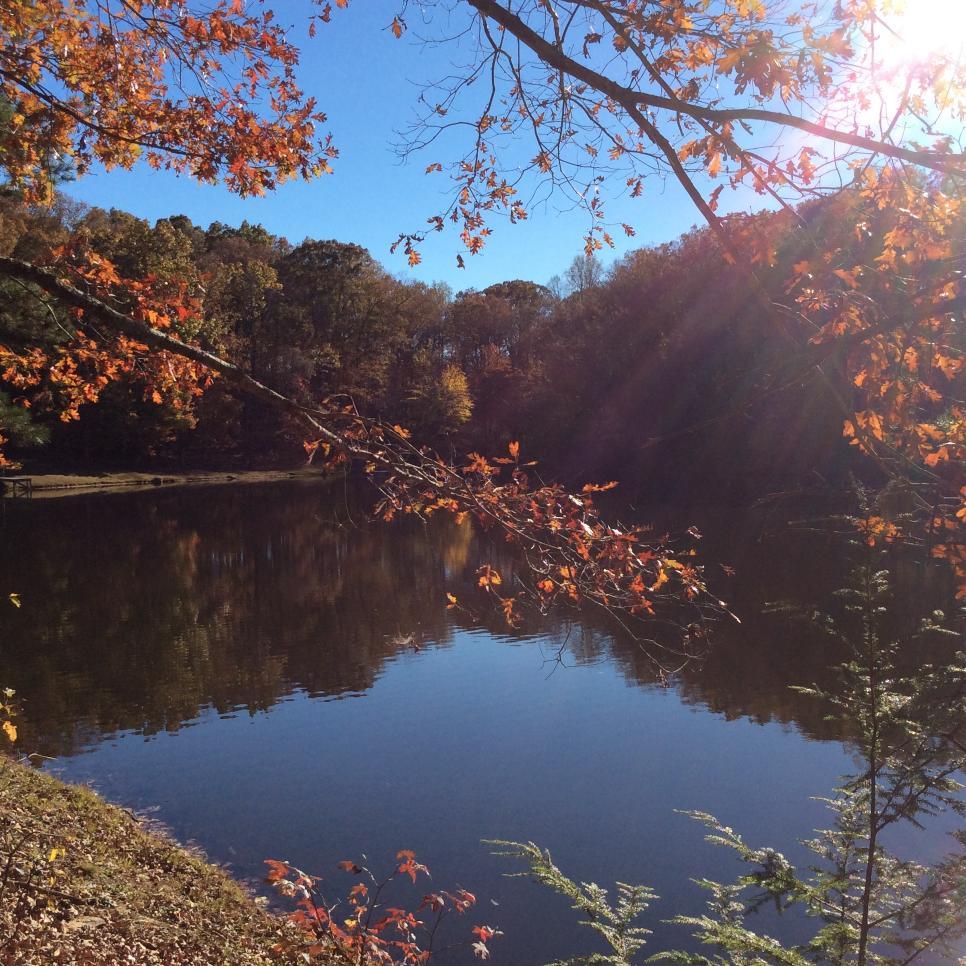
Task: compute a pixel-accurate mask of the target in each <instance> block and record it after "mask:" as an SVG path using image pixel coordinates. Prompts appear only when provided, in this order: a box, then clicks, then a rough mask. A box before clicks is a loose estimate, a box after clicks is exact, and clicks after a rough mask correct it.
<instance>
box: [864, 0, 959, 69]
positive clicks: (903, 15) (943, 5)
mask: <svg viewBox="0 0 966 966" xmlns="http://www.w3.org/2000/svg"><path fill="white" fill-rule="evenodd" d="M889 6H890V5H889V4H885V5H884V7H885V8H886V9H885V10H884V11H883V14H882V21H883V23H884V24H885V26H884V27H883V28H882V29H881V30H880V32H879V36H878V40H877V48H878V49H877V52H876V53H877V59H880V62H881V63H882V64H883V66H885V67H900V66H912V65H915V64H919V63H924V62H926V61H928V60H929V59H930V58H933V57H936V56H942V57H946V58H951V59H957V58H959V57H962V56H963V55H964V54H966V0H907V2H906V3H904V4H894V5H892V6H894V8H895V10H894V12H891V13H890V12H889V9H888V8H889Z"/></svg>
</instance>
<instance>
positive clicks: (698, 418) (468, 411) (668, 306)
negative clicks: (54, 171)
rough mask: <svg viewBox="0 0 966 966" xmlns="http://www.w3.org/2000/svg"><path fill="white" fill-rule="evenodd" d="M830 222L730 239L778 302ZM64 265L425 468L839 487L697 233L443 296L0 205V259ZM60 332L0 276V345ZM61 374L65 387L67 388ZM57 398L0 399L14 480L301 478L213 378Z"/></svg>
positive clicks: (341, 251)
mask: <svg viewBox="0 0 966 966" xmlns="http://www.w3.org/2000/svg"><path fill="white" fill-rule="evenodd" d="M848 215H849V202H848V199H847V198H845V199H840V200H839V201H838V202H837V204H835V205H833V204H830V203H828V202H825V203H821V204H818V203H816V204H813V205H811V206H807V207H805V208H803V209H800V210H799V211H798V212H796V213H795V217H794V220H793V219H792V218H790V217H789V215H788V214H787V213H771V212H766V213H760V214H757V215H748V216H736V217H734V218H733V219H731V221H732V223H733V228H734V230H741V231H745V232H749V233H750V232H754V233H757V234H759V235H765V234H767V235H768V236H770V237H773V238H774V239H775V252H776V255H775V258H774V262H773V264H772V266H770V267H769V270H768V276H767V277H768V279H769V284H771V285H773V286H774V288H775V289H776V294H778V289H779V287H780V285H781V284H782V282H783V280H784V279H785V278H786V277H787V275H788V273H789V270H790V266H791V265H792V264H793V263H795V262H797V261H798V260H799V259H800V257H801V253H802V249H803V247H804V246H805V245H806V243H807V240H803V237H802V236H803V235H805V234H806V229H807V233H812V232H816V231H822V232H825V233H826V234H827V233H829V232H832V231H836V230H837V231H840V232H844V231H846V230H847V229H848V225H847V221H848ZM803 225H805V226H806V227H805V228H803ZM66 253H69V254H70V257H73V258H78V257H80V256H81V255H83V256H84V257H88V256H89V255H90V254H93V253H96V256H97V257H99V258H103V259H106V260H107V261H109V262H110V264H111V265H112V266H113V267H114V269H115V270H116V272H117V273H118V275H119V276H121V277H122V278H128V279H149V280H150V281H151V284H152V285H153V286H154V287H155V288H156V289H157V290H160V291H161V292H164V291H165V290H169V291H170V292H171V293H172V294H175V293H176V294H177V297H178V298H184V297H187V298H189V299H191V300H193V303H194V304H195V305H196V306H197V312H196V314H195V315H194V316H193V317H192V319H191V321H190V325H191V329H192V331H191V333H190V334H189V335H190V338H192V339H193V340H195V341H196V342H197V343H198V344H199V345H201V346H202V347H204V348H205V349H208V350H209V351H211V352H214V353H215V354H217V355H219V356H221V357H223V358H226V359H228V360H229V361H231V362H233V363H235V364H236V365H238V366H239V367H240V368H242V369H243V370H244V371H245V372H247V373H248V374H250V375H251V376H253V377H254V378H255V379H257V380H259V381H260V382H263V383H265V384H267V385H269V386H271V387H272V388H274V389H276V390H277V391H279V392H281V393H283V394H284V395H286V396H289V397H290V398H293V399H295V400H298V401H299V402H301V403H304V404H305V405H307V406H312V405H315V404H317V403H318V402H319V400H321V399H329V400H333V401H339V402H342V403H345V402H348V401H351V404H352V405H354V406H357V407H358V408H359V409H360V411H363V412H365V413H368V414H373V415H384V416H386V417H387V418H390V417H391V419H392V420H394V421H395V420H398V421H400V422H402V423H404V424H405V425H406V426H407V427H409V428H411V429H412V430H413V431H414V432H415V433H416V434H417V435H418V438H420V439H423V440H428V441H430V442H432V443H433V444H434V445H436V446H437V448H441V449H442V450H443V451H446V450H449V449H452V450H454V451H459V452H468V451H471V450H477V451H480V452H496V451H498V450H500V449H502V448H504V447H505V445H506V442H507V441H509V440H523V441H524V444H525V446H526V449H527V451H528V452H529V453H531V454H538V455H539V456H540V457H541V460H542V462H543V463H544V464H545V465H546V466H547V468H548V470H547V471H548V472H552V473H553V474H554V475H557V476H559V477H562V478H564V479H569V480H577V479H578V478H582V479H583V480H586V479H587V478H599V479H603V478H612V477H613V478H618V479H620V480H621V481H622V483H623V485H624V486H625V491H626V490H627V489H628V488H630V489H631V491H632V492H646V493H648V494H649V495H654V494H660V495H665V496H668V497H677V496H680V495H681V494H682V493H683V494H684V495H687V496H690V495H701V496H704V495H706V494H708V495H718V496H725V497H747V496H751V495H761V494H762V493H765V492H769V491H773V490H781V489H788V488H802V487H806V488H813V487H817V486H821V485H824V484H827V483H830V482H836V481H841V479H842V477H843V473H844V472H845V471H846V470H847V469H849V468H851V462H852V461H851V460H850V459H849V453H848V451H847V447H846V446H845V445H844V444H842V445H834V444H833V445H830V442H832V441H833V440H835V439H836V438H840V437H841V426H842V421H841V417H840V412H839V411H838V410H837V408H836V406H835V405H834V404H833V402H832V401H831V400H830V398H829V396H828V393H827V392H826V391H825V390H824V388H823V387H822V386H821V385H820V384H819V383H818V382H817V380H815V379H814V378H812V375H813V374H811V373H808V372H806V373H804V374H803V375H802V376H801V377H800V378H799V379H797V380H796V379H791V380H789V381H787V384H784V385H782V386H780V388H779V391H771V392H769V390H768V387H769V386H770V385H771V384H773V383H774V381H775V377H776V372H777V371H778V369H779V367H780V359H781V348H782V347H781V343H780V340H779V338H778V335H777V333H776V331H775V322H774V319H773V318H772V317H770V316H766V314H765V313H764V312H763V311H762V310H761V308H760V306H759V304H758V302H756V300H755V299H753V298H752V297H751V296H750V295H749V293H748V291H747V286H746V285H745V284H744V282H743V280H742V278H741V276H740V274H736V273H735V272H734V271H733V268H732V266H730V265H729V263H728V261H727V259H726V258H725V257H724V255H723V253H722V251H721V248H720V246H719V244H718V242H717V240H716V239H715V237H714V236H713V234H712V232H711V231H710V230H709V229H707V228H703V229H695V230H693V231H691V232H689V233H688V234H686V235H684V236H683V237H681V238H679V239H677V240H676V241H673V242H668V243H666V244H663V245H658V246H652V247H647V248H642V249H639V250H637V251H633V252H631V253H629V254H628V255H626V256H624V257H623V258H621V259H619V260H618V261H616V262H615V263H614V264H613V265H612V266H610V267H609V268H606V269H605V267H604V266H603V264H602V262H601V261H600V260H599V259H598V258H597V257H596V256H594V255H593V254H589V255H587V254H581V255H578V256H577V257H576V258H575V259H574V260H573V262H572V264H571V265H570V266H569V267H568V268H567V269H566V271H564V272H563V273H562V275H560V276H557V277H555V278H554V279H551V280H550V281H549V283H548V284H546V285H541V284H537V283H535V282H532V281H524V280H520V279H515V280H510V281H506V282H501V283H498V284H495V285H491V286H489V287H488V288H485V289H483V290H481V291H477V290H473V289H467V290H464V291H460V292H453V291H452V290H451V289H450V288H449V287H448V286H446V285H444V284H439V283H437V284H428V283H425V282H421V281H409V280H402V279H399V278H396V277H393V276H392V275H390V274H389V273H388V272H387V271H386V270H385V269H384V268H383V267H382V266H380V264H379V263H378V262H377V261H376V260H375V259H374V258H373V257H372V255H371V254H370V253H369V252H367V251H366V250H365V249H363V248H361V247H359V246H358V245H354V244H349V243H343V242H338V241H334V240H325V241H316V240H311V239H306V240H305V241H302V242H301V243H299V244H292V243H291V242H289V241H287V240H286V239H284V238H281V237H279V236H276V235H273V234H271V233H270V232H268V231H267V230H266V229H265V228H263V227H262V226H260V225H252V224H249V223H248V222H243V223H242V224H241V225H240V226H238V227H232V226H228V225H224V224H222V223H220V222H215V223H213V224H211V225H209V226H208V227H207V228H201V227H199V226H197V225H195V224H193V223H192V222H191V220H190V219H189V218H187V217H186V216H184V215H175V216H172V217H169V218H164V219H160V220H158V221H157V222H155V223H154V224H153V225H151V224H149V223H148V222H147V221H145V220H144V219H141V218H137V217H135V216H134V215H131V214H128V213H126V212H123V211H119V210H110V211H105V210H102V209H97V208H86V207H85V206H83V205H80V204H78V203H76V202H73V201H71V200H70V199H69V198H67V197H64V196H59V197H58V199H57V200H56V202H55V204H54V205H53V206H52V207H49V208H47V207H43V208H41V207H34V206H29V205H26V204H24V203H23V202H22V201H18V200H15V199H11V198H7V199H4V200H3V201H2V203H0V254H4V255H9V256H12V257H14V258H19V259H23V260H26V261H30V262H33V263H40V264H50V263H56V262H57V261H58V260H61V259H64V258H65V257H67V254H66ZM69 311H70V310H69V309H68V308H62V307H59V306H57V305H56V304H53V303H49V302H47V301H41V300H40V299H38V298H37V297H36V295H35V294H34V293H33V292H31V290H30V288H29V287H28V286H24V285H23V284H22V283H21V282H19V281H18V280H16V279H13V278H9V277H8V278H5V279H3V280H2V281H0V344H2V345H4V346H6V347H8V348H10V349H12V350H14V351H16V350H17V349H18V347H23V346H40V347H42V348H43V350H44V351H45V352H47V353H48V354H53V353H56V350H57V348H58V346H60V345H61V344H63V343H64V342H65V341H66V339H67V334H68V332H69V330H70V328H71V326H70V322H69ZM82 368H83V361H82V360H81V361H80V362H79V363H78V364H77V365H76V367H75V374H76V375H77V376H82V377H85V378H87V374H85V373H83V371H82ZM3 375H4V373H3V372H2V371H0V378H2V377H3ZM7 375H8V377H9V373H8V374H7ZM64 380H65V375H64V374H61V375H59V376H58V375H56V374H55V375H54V376H50V375H48V376H47V377H46V378H43V379H38V380H37V382H36V383H35V384H33V385H23V384H21V385H19V386H17V385H10V384H7V385H5V386H3V389H4V394H3V396H2V397H0V405H2V409H0V423H2V426H3V431H4V434H5V435H6V436H7V437H8V438H9V439H10V441H11V445H12V453H13V454H14V455H15V456H17V457H19V458H20V459H21V460H23V459H26V460H27V461H28V465H33V466H56V467H57V468H65V467H88V468H90V467H97V468H103V467H119V466H124V467H131V466H144V465H152V464H164V463H168V464H170V463H182V464H188V465H195V466H200V465H209V466H211V465H224V464H230V463H234V464H245V465H265V464H268V463H294V462H297V461H299V460H302V459H304V458H305V454H304V452H303V450H302V441H303V440H304V437H305V431H304V427H303V426H300V425H298V424H297V423H295V422H294V421H289V423H288V424H287V425H286V424H285V420H284V419H283V424H282V429H283V432H281V433H280V432H279V417H278V415H277V414H275V413H271V412H267V411H266V410H265V409H264V407H262V406H261V405H260V404H259V403H258V402H257V401H253V400H251V399H250V398H246V397H245V396H244V395H243V394H241V393H239V392H238V391H237V390H236V389H235V388H233V387H232V386H231V385H230V384H229V383H227V382H223V381H221V380H218V379H215V380H214V381H213V382H212V384H211V385H210V386H209V387H208V388H207V389H206V391H205V392H204V393H203V394H202V395H200V396H198V397H197V398H193V397H185V395H184V394H170V393H165V394H162V393H159V392H158V391H157V390H156V389H155V388H153V386H152V383H151V381H150V380H149V379H146V378H145V372H144V371H143V368H142V367H141V366H139V365H137V364H135V365H133V366H132V367H131V369H130V371H129V372H126V373H123V374H122V375H121V376H120V377H118V378H112V379H111V380H109V381H105V383H104V385H103V387H101V388H100V391H99V393H98V398H97V403H98V404H97V405H92V404H91V403H92V402H93V399H91V400H84V401H82V404H81V405H79V406H78V407H77V409H76V410H75V411H73V412H72V413H71V414H70V415H71V416H77V417H82V418H66V419H65V418H64V417H63V413H62V412H59V411H58V406H57V405H56V404H55V399H56V398H57V396H58V393H59V392H61V391H62V387H63V383H64ZM840 383H841V385H842V391H843V392H847V391H848V386H847V384H846V381H845V380H840ZM0 385H2V383H0ZM752 390H754V391H752Z"/></svg>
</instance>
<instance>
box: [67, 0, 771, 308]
mask: <svg viewBox="0 0 966 966" xmlns="http://www.w3.org/2000/svg"><path fill="white" fill-rule="evenodd" d="M274 9H275V11H276V13H277V15H278V19H279V21H280V22H285V21H286V19H287V20H289V21H290V22H291V23H292V25H293V31H292V38H293V40H294V41H295V42H296V44H297V45H298V46H299V47H300V48H301V49H302V64H301V67H300V71H299V77H300V80H301V82H302V85H303V87H304V88H305V90H306V92H307V93H309V94H312V95H314V96H315V97H316V98H317V99H318V102H319V105H320V107H321V109H322V110H324V111H325V112H326V113H327V114H328V116H329V124H328V129H329V130H331V132H332V133H333V135H334V139H335V142H336V144H337V146H338V147H339V150H340V158H339V159H338V160H337V161H336V162H334V167H335V174H334V175H329V176H326V177H324V178H321V179H318V180H316V181H313V182H309V183H305V182H292V183H290V184H287V185H284V186H283V187H282V188H280V189H279V190H278V191H276V192H274V193H273V194H271V195H269V196H267V197H264V198H256V199H240V198H238V197H236V196H234V195H232V194H231V193H230V192H228V191H226V190H225V189H224V188H221V187H217V186H208V185H199V184H197V183H195V182H193V181H191V180H190V179H189V178H187V177H183V176H182V177H177V176H175V175H172V174H170V173H167V172H156V171H152V170H151V169H149V168H148V167H147V166H146V165H141V166H138V167H137V168H135V169H134V170H133V171H130V172H125V171H112V172H104V171H94V172H92V173H90V174H88V175H86V176H85V177H83V178H81V179H79V180H78V181H76V182H74V183H72V184H70V185H68V186H66V191H67V193H68V194H70V195H72V196H73V197H75V198H78V199H80V200H81V201H84V202H87V203H88V204H92V205H99V206H102V207H117V208H122V209H125V210H127V211H130V212H132V213H134V214H136V215H139V216H141V217H143V218H147V219H149V220H154V219H157V218H162V217H166V216H168V215H172V214H185V215H188V216H189V217H190V218H191V219H192V220H193V221H194V222H196V223H197V224H200V225H202V226H207V225H208V224H209V223H210V222H212V221H222V222H226V223H228V224H238V223H240V222H241V221H242V220H243V219H248V220H249V221H252V222H260V223H261V224H263V225H265V227H266V228H268V229H269V230H270V231H272V232H274V233H276V234H279V235H283V236H285V237H286V238H288V239H289V240H290V241H292V242H299V241H301V240H302V239H303V238H306V237H311V238H335V239H338V240H340V241H345V242H356V243H358V244H360V245H363V246H365V247H366V248H368V249H369V250H370V252H371V253H372V254H373V255H374V257H375V258H377V259H378V260H379V261H381V262H382V263H383V264H384V265H385V267H386V268H387V270H388V271H390V272H392V273H393V274H396V275H400V276H402V277H409V278H415V279H419V280H422V281H426V282H432V281H436V280H440V281H445V282H447V283H448V284H450V285H451V286H453V288H454V289H463V288H470V287H473V288H484V287H486V286H487V285H490V284H492V283H493V282H496V281H500V280H503V279H509V278H525V279H532V280H533V281H537V282H546V281H547V280H548V279H549V278H550V277H551V276H552V275H554V274H557V273H560V272H562V271H563V270H564V269H565V268H566V267H567V265H568V264H569V263H570V261H571V259H572V258H573V257H574V255H575V254H577V253H578V252H580V251H581V250H582V245H583V242H582V236H583V233H584V232H585V231H586V227H587V221H586V216H584V215H583V214H582V213H580V212H574V211H564V210H561V208H562V207H563V205H564V202H563V199H561V201H560V202H554V201H551V202H550V203H547V204H544V205H541V206H538V207H536V208H532V209H531V211H530V218H529V220H528V221H526V222H524V223H521V224H518V225H510V224H509V223H508V222H504V221H495V222H494V223H493V226H492V227H493V228H494V234H493V236H492V237H491V239H490V241H489V243H488V245H487V247H486V249H485V250H484V254H482V255H478V256H475V257H473V258H470V257H466V268H465V269H464V270H460V269H458V268H457V267H456V252H457V251H458V250H459V248H460V246H459V239H458V236H457V233H456V232H455V231H452V230H451V229H449V230H447V231H446V232H444V233H443V234H442V235H439V234H435V233H434V234H433V235H432V236H431V237H430V238H429V239H427V241H426V243H425V244H424V245H423V246H421V252H422V254H423V259H424V261H423V263H422V264H421V265H420V266H418V267H417V268H415V269H409V267H408V265H407V264H406V260H405V258H404V257H403V256H401V255H396V256H392V255H390V253H389V246H390V244H391V243H392V241H393V240H394V239H395V238H396V237H397V236H398V235H399V233H400V232H401V231H412V230H415V229H418V228H422V227H423V226H425V223H426V219H427V217H429V216H430V215H432V214H434V213H436V211H438V210H440V208H441V207H442V206H443V205H444V204H445V188H446V186H447V184H448V183H449V182H448V181H447V179H446V176H445V175H439V174H436V175H426V174H425V173H424V172H425V169H426V166H427V165H428V164H429V163H430V162H433V161H436V160H440V161H446V160H447V154H446V151H445V149H444V150H442V151H440V152H437V153H432V152H431V151H427V152H424V153H421V154H419V155H417V156H416V157H415V158H413V159H412V160H410V161H409V162H408V163H406V164H403V163H401V162H400V161H399V159H398V158H397V157H396V154H395V152H394V151H393V148H392V144H393V142H394V141H395V140H396V138H395V137H394V132H396V131H398V130H400V129H402V128H404V127H406V126H407V124H408V123H409V122H411V120H412V119H413V117H414V110H415V106H416V99H417V96H418V93H419V87H418V85H419V83H420V82H425V81H428V80H434V79H437V78H438V77H441V76H444V75H446V74H447V73H450V72H452V70H453V68H454V65H458V63H459V62H460V61H461V60H462V61H465V60H467V59H468V57H469V54H468V53H467V51H466V50H465V49H463V50H461V49H460V47H459V45H458V44H446V45H443V46H435V47H433V46H425V45H422V44H420V43H418V42H417V40H416V35H417V34H419V33H420V28H421V25H420V24H419V23H417V22H415V20H416V19H417V13H416V9H415V8H411V17H410V24H409V27H410V29H409V31H408V33H407V34H406V36H404V38H403V39H402V40H396V39H395V38H393V36H392V35H391V33H390V32H389V31H388V30H387V29H386V28H387V25H388V24H389V22H390V20H391V8H390V7H388V6H386V5H384V4H379V3H356V4H353V5H352V6H351V7H350V9H349V10H347V11H336V12H335V13H334V15H333V18H332V22H331V23H330V24H328V25H324V24H323V25H320V27H319V31H318V34H317V36H316V37H315V38H314V39H310V38H308V36H307V34H306V32H305V22H304V21H305V15H306V12H307V9H308V5H307V4H304V3H303V2H301V0H287V2H286V0H282V2H281V3H276V4H275V5H274ZM445 26H446V25H445V24H443V25H440V24H434V29H443V28H445ZM526 149H527V150H529V149H530V146H529V145H527V146H526ZM521 150H523V149H522V148H521ZM533 153H535V152H533ZM530 156H531V155H527V157H530ZM451 157H452V152H451V153H450V158H451ZM722 200H724V199H722ZM758 206H760V202H759V205H756V207H758ZM608 216H609V217H610V218H612V219H616V220H622V221H627V222H629V223H630V224H632V225H633V226H634V228H635V229H636V231H637V235H636V237H635V238H633V239H626V238H624V237H623V233H622V232H620V231H619V230H618V231H617V232H616V233H615V241H616V242H617V245H618V248H617V249H616V250H615V251H614V252H610V253H608V252H605V253H604V254H603V258H604V260H605V262H606V261H608V260H609V259H610V258H613V257H614V256H615V255H617V254H621V253H623V252H625V251H628V250H630V249H632V248H637V247H640V246H642V245H645V244H648V243H651V242H662V241H667V240H669V239H672V238H674V237H676V236H678V235H680V234H681V233H682V232H684V231H687V230H688V228H690V227H691V225H693V224H694V223H695V222H696V221H698V218H699V216H698V214H697V212H696V211H695V209H694V208H693V206H692V204H691V202H690V201H689V200H688V199H687V198H686V197H685V196H684V193H683V191H682V190H681V189H680V188H679V187H678V186H677V185H676V184H674V183H668V184H667V185H662V184H661V183H660V182H658V181H649V182H648V183H647V186H646V188H645V194H644V197H643V198H641V199H638V200H634V201H631V200H629V199H615V200H612V201H611V202H610V204H609V207H608ZM617 235H620V236H621V237H620V238H617V237H616V236H617Z"/></svg>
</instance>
